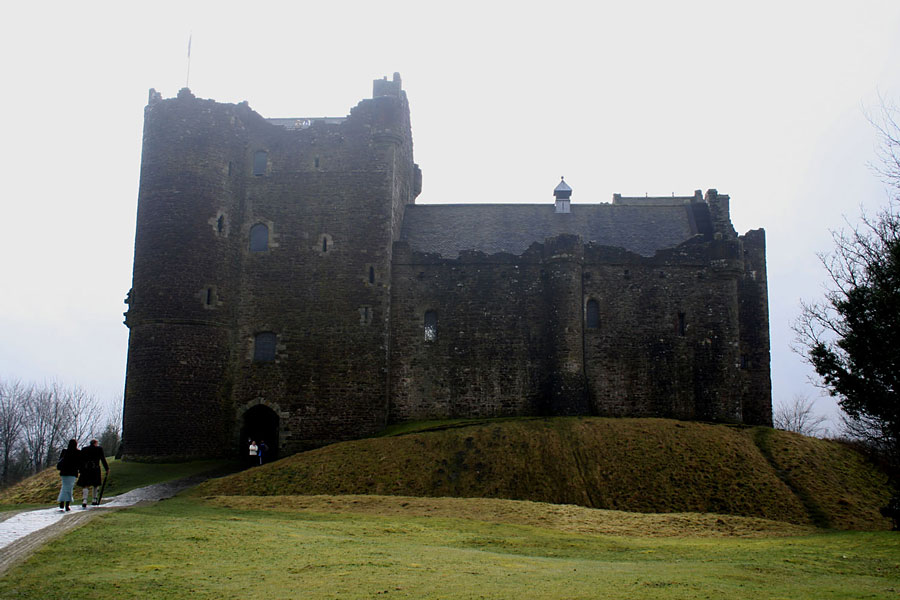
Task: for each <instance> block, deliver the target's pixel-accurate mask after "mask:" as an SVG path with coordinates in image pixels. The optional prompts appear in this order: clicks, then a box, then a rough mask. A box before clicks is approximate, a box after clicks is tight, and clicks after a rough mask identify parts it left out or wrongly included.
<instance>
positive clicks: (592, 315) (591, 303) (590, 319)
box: [586, 298, 600, 329]
mask: <svg viewBox="0 0 900 600" xmlns="http://www.w3.org/2000/svg"><path fill="white" fill-rule="evenodd" d="M586 321H587V328H588V329H599V328H600V305H599V304H598V303H597V301H596V300H594V299H593V298H591V299H590V300H588V302H587V317H586Z"/></svg>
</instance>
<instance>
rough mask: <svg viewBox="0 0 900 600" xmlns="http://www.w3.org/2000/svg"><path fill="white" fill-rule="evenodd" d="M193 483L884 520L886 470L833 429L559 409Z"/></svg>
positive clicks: (202, 490)
mask: <svg viewBox="0 0 900 600" xmlns="http://www.w3.org/2000/svg"><path fill="white" fill-rule="evenodd" d="M760 431H764V432H765V433H764V434H760V433H759V432H760ZM761 447H762V448H763V450H765V451H761V449H760V448H761ZM194 493H195V494H200V495H210V496H211V495H222V494H225V495H284V494H288V495H290V494H306V495H309V494H383V495H403V496H434V497H441V496H453V497H488V498H508V499H519V500H533V501H539V502H551V503H555V504H576V505H581V506H587V507H593V508H604V509H615V510H626V511H639V512H700V513H721V514H735V515H746V516H753V517H763V518H768V519H774V520H780V521H787V522H791V523H798V524H810V523H812V524H817V525H825V526H829V527H834V528H838V529H846V528H859V529H885V528H887V527H889V522H888V521H887V520H886V519H884V518H882V517H881V515H880V514H878V511H877V509H878V507H879V506H882V505H884V503H885V502H886V500H887V498H888V496H889V493H890V492H889V490H888V488H887V486H886V478H885V477H884V476H882V475H881V474H879V473H878V472H877V471H876V470H875V469H874V468H873V467H871V466H870V465H868V464H867V463H865V462H864V461H863V460H861V458H860V457H859V455H858V454H857V453H855V452H853V451H852V450H850V449H848V448H846V447H844V446H841V445H840V444H836V443H833V442H824V441H821V440H813V439H810V438H804V437H802V436H795V435H793V434H788V433H785V432H779V431H773V430H760V429H755V430H754V429H742V428H735V427H727V426H723V425H708V424H703V423H689V422H680V421H671V420H665V419H602V418H559V419H522V420H504V421H498V422H486V423H482V424H474V425H469V426H463V427H454V428H449V429H444V430H438V431H429V432H421V433H409V434H406V435H400V436H396V437H383V438H375V439H367V440H359V441H354V442H346V443H342V444H335V445H332V446H328V447H325V448H320V449H318V450H314V451H311V452H306V453H302V454H298V455H295V456H292V457H289V458H287V459H284V460H282V461H278V462H276V463H273V464H270V465H265V466H263V467H260V468H255V469H251V470H249V471H246V472H243V473H239V474H237V475H233V476H231V477H227V478H223V479H219V480H215V481H210V482H207V483H205V484H203V485H202V486H200V487H199V488H197V489H196V490H195V491H194Z"/></svg>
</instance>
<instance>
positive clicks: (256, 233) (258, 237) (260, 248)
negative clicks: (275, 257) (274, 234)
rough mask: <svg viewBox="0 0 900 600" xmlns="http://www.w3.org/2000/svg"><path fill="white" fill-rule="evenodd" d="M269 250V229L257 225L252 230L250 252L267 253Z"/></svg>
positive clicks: (262, 224)
mask: <svg viewBox="0 0 900 600" xmlns="http://www.w3.org/2000/svg"><path fill="white" fill-rule="evenodd" d="M268 249H269V228H268V227H267V226H266V225H265V224H264V223H257V224H255V225H254V226H253V227H251V228H250V252H266V251H267V250H268Z"/></svg>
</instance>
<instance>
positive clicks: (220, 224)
mask: <svg viewBox="0 0 900 600" xmlns="http://www.w3.org/2000/svg"><path fill="white" fill-rule="evenodd" d="M216 231H218V232H219V233H222V232H223V231H225V215H219V218H218V219H216Z"/></svg>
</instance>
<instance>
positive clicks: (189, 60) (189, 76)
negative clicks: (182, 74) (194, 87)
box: [184, 32, 194, 88]
mask: <svg viewBox="0 0 900 600" xmlns="http://www.w3.org/2000/svg"><path fill="white" fill-rule="evenodd" d="M193 37H194V34H193V32H191V34H190V35H188V57H187V58H188V60H187V78H185V81H184V87H186V88H190V87H191V85H190V83H191V39H192V38H193Z"/></svg>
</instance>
